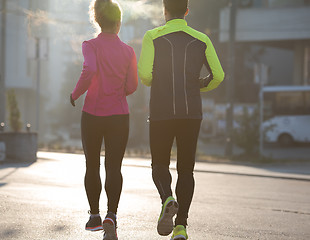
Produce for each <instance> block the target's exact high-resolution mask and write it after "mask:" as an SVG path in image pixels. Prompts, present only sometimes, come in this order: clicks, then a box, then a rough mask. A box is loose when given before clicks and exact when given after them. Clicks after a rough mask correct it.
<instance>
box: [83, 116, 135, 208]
mask: <svg viewBox="0 0 310 240" xmlns="http://www.w3.org/2000/svg"><path fill="white" fill-rule="evenodd" d="M128 132H129V115H114V116H107V117H100V116H94V115H91V114H88V113H86V112H83V113H82V120H81V133H82V143H83V149H84V154H85V158H86V174H85V179H84V184H85V190H86V194H87V198H88V202H89V205H90V211H91V213H92V214H97V213H99V199H100V193H101V190H102V185H101V178H100V152H101V145H102V141H103V139H104V146H105V172H106V179H105V191H106V195H107V199H108V211H109V212H113V213H115V214H116V212H117V207H118V203H119V199H120V194H121V191H122V185H123V178H122V173H121V165H122V160H123V157H124V153H125V149H126V145H127V141H128Z"/></svg>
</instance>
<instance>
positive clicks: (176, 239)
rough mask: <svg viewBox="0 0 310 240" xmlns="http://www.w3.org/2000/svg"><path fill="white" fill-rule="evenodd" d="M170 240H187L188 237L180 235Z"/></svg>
mask: <svg viewBox="0 0 310 240" xmlns="http://www.w3.org/2000/svg"><path fill="white" fill-rule="evenodd" d="M170 240H186V237H184V236H183V235H178V236H175V237H174V238H171V239H170Z"/></svg>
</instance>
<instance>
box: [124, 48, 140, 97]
mask: <svg viewBox="0 0 310 240" xmlns="http://www.w3.org/2000/svg"><path fill="white" fill-rule="evenodd" d="M137 86H138V74H137V59H136V54H135V52H134V50H132V57H131V61H130V65H129V69H128V72H127V78H126V96H128V95H130V94H132V93H134V91H136V89H137Z"/></svg>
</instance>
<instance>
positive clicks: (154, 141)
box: [150, 119, 201, 226]
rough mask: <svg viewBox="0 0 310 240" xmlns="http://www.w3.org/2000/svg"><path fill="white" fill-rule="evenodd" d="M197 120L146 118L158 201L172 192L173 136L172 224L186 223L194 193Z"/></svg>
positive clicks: (198, 126)
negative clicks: (174, 211)
mask: <svg viewBox="0 0 310 240" xmlns="http://www.w3.org/2000/svg"><path fill="white" fill-rule="evenodd" d="M200 125H201V120H199V119H175V120H163V121H151V122H150V147H151V154H152V175H153V180H154V183H155V185H156V187H157V190H158V192H159V194H160V197H161V200H162V202H164V201H165V200H166V199H167V197H169V196H172V190H171V174H170V171H169V164H170V154H171V148H172V144H173V141H174V138H176V143H177V172H178V180H177V184H176V196H177V201H178V203H179V211H178V213H177V217H176V220H175V224H176V225H184V226H186V225H187V218H188V211H189V208H190V205H191V202H192V198H193V194H194V185H195V182H194V176H193V171H194V165H195V155H196V147H197V139H198V135H199V130H200Z"/></svg>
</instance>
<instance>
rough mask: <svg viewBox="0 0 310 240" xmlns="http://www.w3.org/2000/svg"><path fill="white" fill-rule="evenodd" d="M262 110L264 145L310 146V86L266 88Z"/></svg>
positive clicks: (262, 100) (263, 90)
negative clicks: (306, 144) (294, 144)
mask: <svg viewBox="0 0 310 240" xmlns="http://www.w3.org/2000/svg"><path fill="white" fill-rule="evenodd" d="M261 108H262V110H261V119H262V120H261V121H262V125H261V135H262V136H264V141H265V142H270V143H279V144H280V145H281V146H289V145H292V144H293V143H295V142H303V143H310V86H264V87H263V88H262V91H261Z"/></svg>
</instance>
